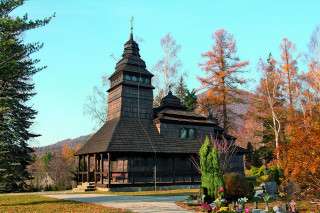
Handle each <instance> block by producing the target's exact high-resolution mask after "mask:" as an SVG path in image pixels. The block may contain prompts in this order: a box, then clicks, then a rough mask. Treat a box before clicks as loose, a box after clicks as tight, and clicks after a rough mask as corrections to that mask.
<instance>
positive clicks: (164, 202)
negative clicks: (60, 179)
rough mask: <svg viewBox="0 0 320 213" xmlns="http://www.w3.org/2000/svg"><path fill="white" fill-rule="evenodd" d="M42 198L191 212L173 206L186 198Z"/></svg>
mask: <svg viewBox="0 0 320 213" xmlns="http://www.w3.org/2000/svg"><path fill="white" fill-rule="evenodd" d="M42 196H46V197H52V198H58V199H65V200H74V201H79V202H86V203H95V204H99V205H102V206H108V207H114V208H122V209H127V210H129V211H132V212H143V213H155V212H166V213H185V212H192V211H189V210H185V209H183V208H181V207H179V206H177V205H176V204H175V202H177V201H181V200H184V199H186V198H187V196H121V195H99V194H59V195H42Z"/></svg>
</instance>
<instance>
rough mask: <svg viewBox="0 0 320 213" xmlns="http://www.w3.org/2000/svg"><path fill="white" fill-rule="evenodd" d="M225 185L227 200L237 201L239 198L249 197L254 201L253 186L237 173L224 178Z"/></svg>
mask: <svg viewBox="0 0 320 213" xmlns="http://www.w3.org/2000/svg"><path fill="white" fill-rule="evenodd" d="M223 179H224V183H225V191H226V199H227V200H229V201H236V200H238V198H241V197H247V198H248V199H252V198H253V195H254V187H253V184H252V183H250V182H249V181H248V180H247V179H246V178H244V177H242V176H241V175H239V174H237V173H230V174H226V175H224V176H223Z"/></svg>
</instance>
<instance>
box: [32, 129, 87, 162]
mask: <svg viewBox="0 0 320 213" xmlns="http://www.w3.org/2000/svg"><path fill="white" fill-rule="evenodd" d="M92 135H93V134H90V135H85V136H80V137H78V138H74V139H65V140H62V141H59V142H57V143H55V144H51V145H48V146H42V147H33V149H34V150H35V154H36V155H37V156H38V157H41V156H43V155H44V154H46V153H47V152H52V151H61V150H62V147H63V144H67V145H68V146H69V147H72V148H76V146H77V144H80V145H81V146H82V145H83V144H85V143H86V142H87V141H88V140H89V139H90V138H91V136H92Z"/></svg>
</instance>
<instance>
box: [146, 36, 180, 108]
mask: <svg viewBox="0 0 320 213" xmlns="http://www.w3.org/2000/svg"><path fill="white" fill-rule="evenodd" d="M160 45H161V48H162V50H163V57H162V59H161V60H159V61H158V62H157V64H156V65H154V66H153V68H152V70H153V72H154V74H155V77H154V79H153V84H154V86H155V88H156V90H155V91H156V96H155V98H154V103H153V104H154V106H159V105H160V100H161V99H162V98H163V97H164V96H166V95H167V94H168V92H169V86H172V87H174V86H175V85H176V83H177V76H178V72H179V69H180V67H181V61H180V58H179V53H180V50H181V46H180V45H178V44H177V43H176V41H175V40H174V39H173V37H172V36H171V35H170V33H168V34H167V35H166V36H165V37H163V38H161V40H160Z"/></svg>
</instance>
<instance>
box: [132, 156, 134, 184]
mask: <svg viewBox="0 0 320 213" xmlns="http://www.w3.org/2000/svg"><path fill="white" fill-rule="evenodd" d="M131 159H132V184H134V156H132V157H131Z"/></svg>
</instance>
